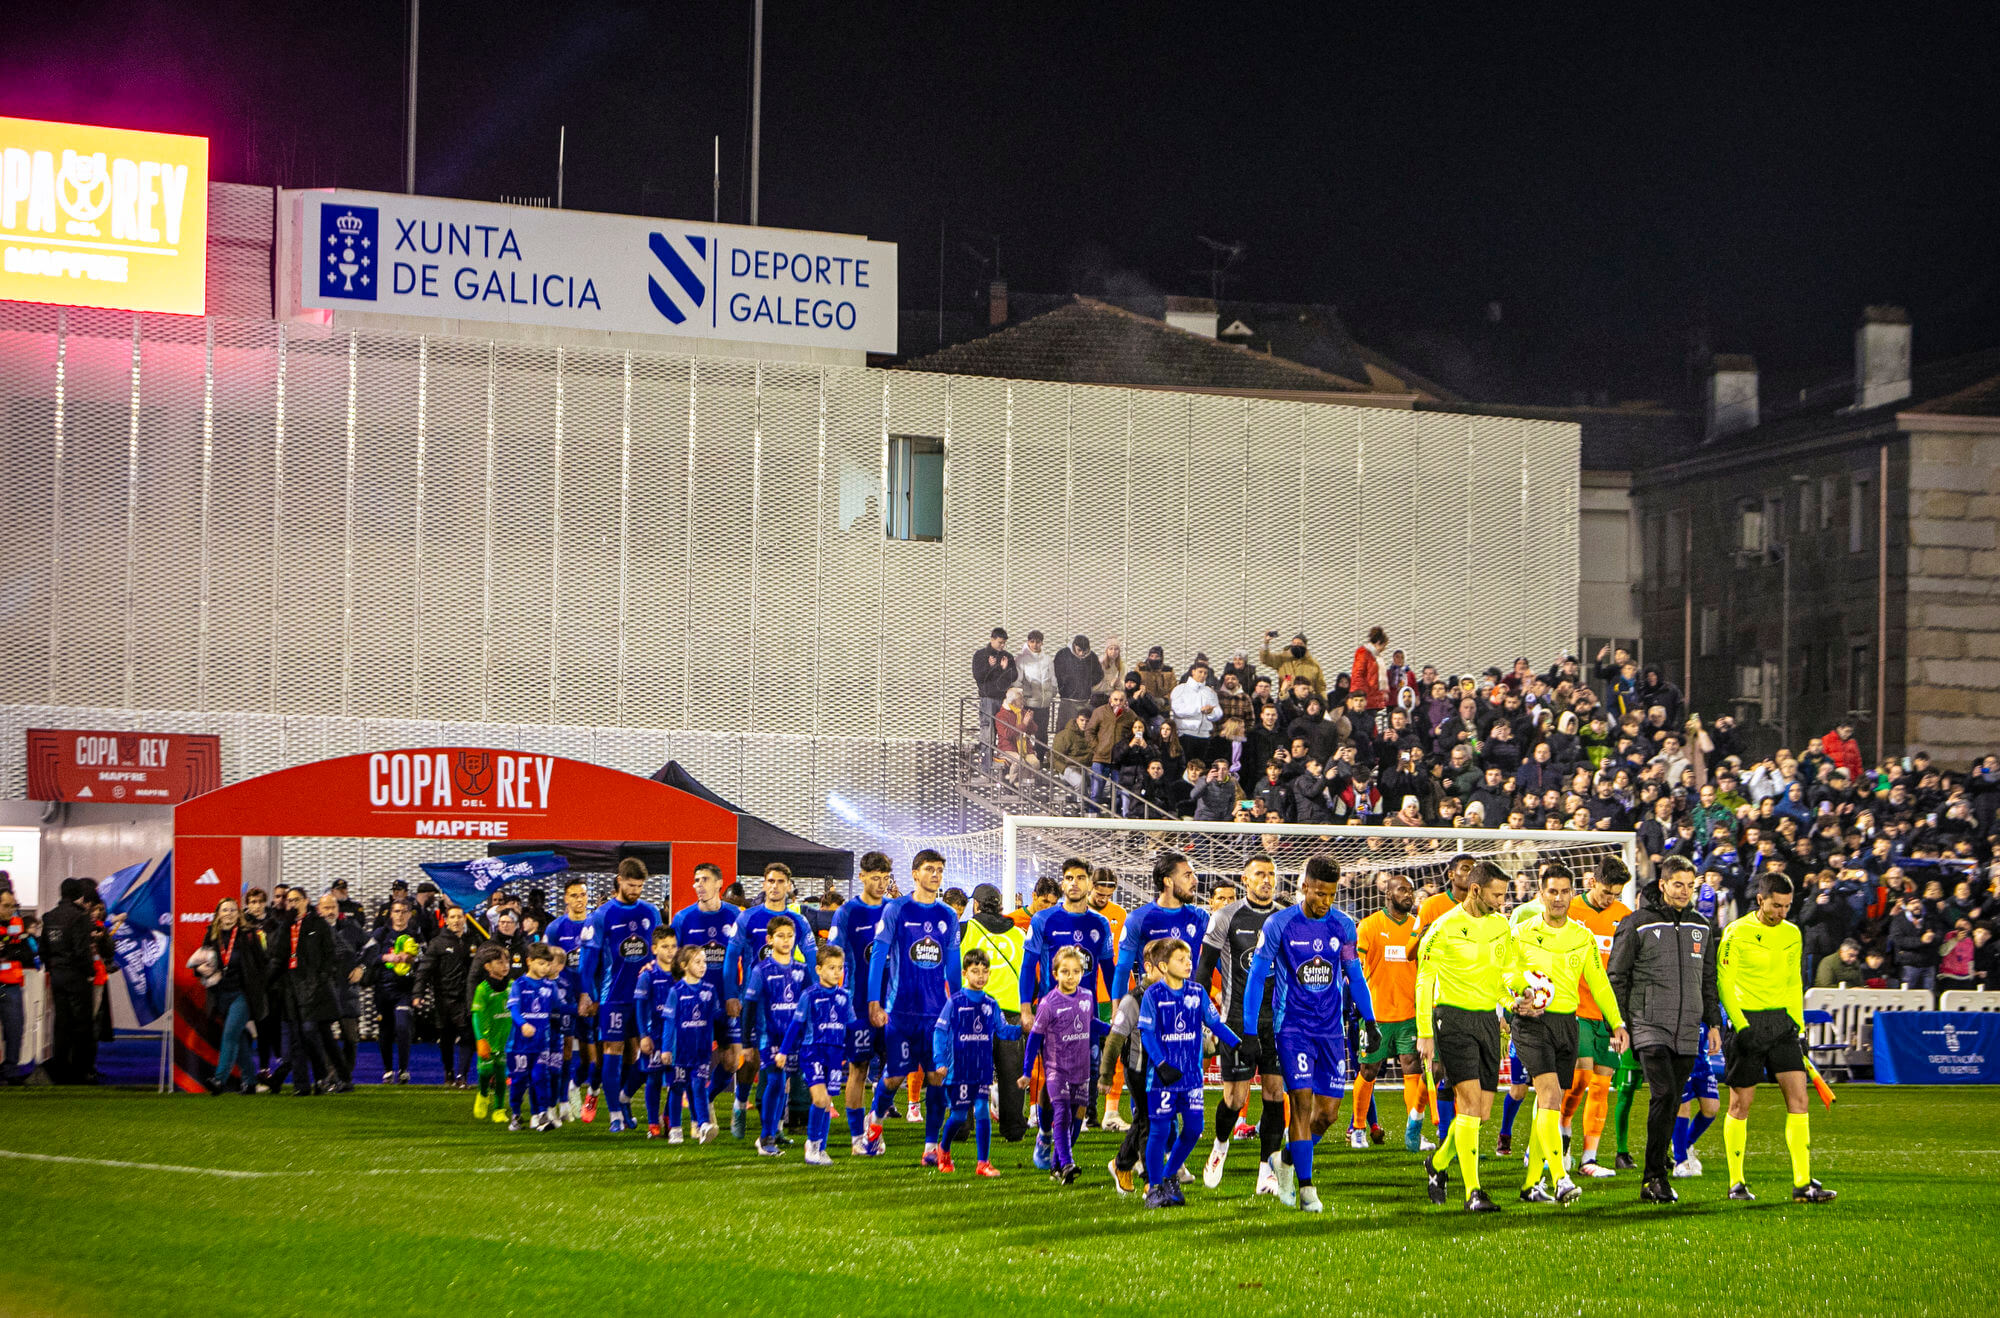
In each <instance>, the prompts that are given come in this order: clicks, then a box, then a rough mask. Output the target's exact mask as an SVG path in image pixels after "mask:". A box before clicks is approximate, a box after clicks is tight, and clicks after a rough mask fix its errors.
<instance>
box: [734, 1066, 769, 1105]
mask: <svg viewBox="0 0 2000 1318" xmlns="http://www.w3.org/2000/svg"><path fill="white" fill-rule="evenodd" d="M758 1088H759V1089H762V1088H763V1086H761V1085H759V1086H758ZM749 1105H750V1082H749V1081H748V1080H745V1079H744V1078H743V1073H742V1072H741V1071H738V1072H737V1073H736V1106H737V1107H748V1106H749Z"/></svg>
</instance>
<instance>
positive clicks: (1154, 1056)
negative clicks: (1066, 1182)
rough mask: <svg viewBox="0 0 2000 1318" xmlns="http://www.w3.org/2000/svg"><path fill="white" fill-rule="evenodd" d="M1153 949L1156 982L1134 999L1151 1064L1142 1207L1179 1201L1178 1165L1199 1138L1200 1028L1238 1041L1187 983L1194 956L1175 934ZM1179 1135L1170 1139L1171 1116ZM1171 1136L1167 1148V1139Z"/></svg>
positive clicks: (1196, 988)
mask: <svg viewBox="0 0 2000 1318" xmlns="http://www.w3.org/2000/svg"><path fill="white" fill-rule="evenodd" d="M1165 944H1166V945H1165V946H1164V947H1162V948H1160V949H1159V964H1160V982H1159V983H1157V984H1155V985H1153V986H1152V987H1151V988H1149V989H1147V990H1146V992H1145V994H1144V995H1143V996H1141V997H1140V999H1139V1037H1140V1039H1142V1040H1143V1041H1144V1042H1145V1045H1146V1056H1147V1058H1148V1059H1149V1060H1150V1061H1151V1062H1152V1066H1153V1075H1152V1088H1151V1090H1150V1091H1149V1092H1148V1094H1147V1099H1146V1101H1147V1107H1148V1116H1149V1120H1150V1123H1151V1125H1150V1128H1149V1129H1148V1130H1147V1132H1146V1169H1147V1171H1148V1172H1149V1173H1151V1174H1152V1175H1153V1176H1154V1177H1155V1178H1157V1179H1155V1180H1154V1182H1153V1184H1152V1185H1150V1186H1148V1187H1147V1189H1146V1207H1148V1208H1169V1207H1172V1206H1174V1205H1177V1204H1185V1203H1186V1202H1187V1200H1186V1199H1185V1198H1183V1197H1182V1195H1181V1187H1180V1170H1181V1164H1182V1163H1184V1162H1186V1161H1187V1158H1188V1154H1190V1153H1192V1152H1194V1146H1195V1142H1196V1141H1197V1140H1199V1139H1200V1138H1201V1127H1202V1112H1201V1031H1202V1027H1203V1026H1204V1025H1205V1026H1207V1027H1208V1028H1209V1029H1211V1030H1213V1031H1215V1037H1216V1038H1218V1039H1220V1040H1221V1041H1222V1042H1223V1043H1225V1044H1227V1045H1228V1046H1229V1047H1231V1048H1235V1047H1238V1046H1240V1045H1241V1044H1242V1042H1243V1041H1242V1040H1241V1039H1240V1038H1238V1037H1237V1035H1236V1031H1234V1030H1232V1029H1230V1028H1229V1025H1228V1023H1227V1022H1226V1021H1224V1020H1223V1019H1222V1017H1220V1016H1218V1015H1217V1014H1216V1012H1215V1004H1214V1003H1212V1002H1210V1001H1209V999H1208V994H1207V992H1206V991H1205V990H1203V989H1202V988H1201V987H1200V986H1198V985H1195V984H1192V983H1190V982H1189V981H1188V977H1189V976H1190V975H1192V974H1193V973H1194V954H1193V953H1192V952H1191V951H1189V950H1188V945H1187V944H1186V943H1185V942H1183V941H1182V940H1181V939H1178V938H1170V939H1166V940H1165ZM1176 1117H1178V1118H1180V1122H1181V1133H1180V1138H1179V1139H1178V1140H1174V1135H1173V1130H1174V1119H1175V1118H1176ZM1169 1140H1173V1145H1172V1147H1171V1148H1169V1147H1168V1141H1169Z"/></svg>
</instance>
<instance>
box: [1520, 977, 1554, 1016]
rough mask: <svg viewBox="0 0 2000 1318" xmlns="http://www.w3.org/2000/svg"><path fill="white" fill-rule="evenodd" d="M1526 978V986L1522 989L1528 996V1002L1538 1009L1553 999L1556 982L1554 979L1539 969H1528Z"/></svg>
mask: <svg viewBox="0 0 2000 1318" xmlns="http://www.w3.org/2000/svg"><path fill="white" fill-rule="evenodd" d="M1527 980H1528V986H1527V988H1526V989H1525V990H1524V991H1525V992H1526V994H1527V996H1528V1002H1529V1004H1530V1005H1531V1006H1533V1007H1535V1008H1536V1009H1538V1010H1539V1009H1541V1008H1543V1007H1546V1006H1548V1005H1549V1003H1551V1002H1553V1001H1554V1000H1555V996H1556V984H1555V981H1554V980H1552V979H1550V978H1549V977H1548V976H1547V975H1544V974H1543V973H1542V972H1541V971H1539V970H1530V971H1529V972H1528V975H1527Z"/></svg>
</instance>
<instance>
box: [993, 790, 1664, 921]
mask: <svg viewBox="0 0 2000 1318" xmlns="http://www.w3.org/2000/svg"><path fill="white" fill-rule="evenodd" d="M1000 833H1001V866H1000V870H1001V877H1002V878H1003V879H1004V880H1006V881H1007V882H1006V883H1005V885H1003V887H1002V891H1003V892H1005V893H1007V894H1008V895H1009V897H1010V898H1011V900H1012V901H1013V902H1015V903H1025V902H1026V901H1027V899H1028V897H1029V895H1030V894H1031V893H1033V892H1034V889H1035V884H1036V882H1037V881H1038V880H1040V879H1042V878H1043V877H1051V878H1053V877H1056V876H1059V875H1060V874H1061V872H1062V865H1063V861H1064V860H1066V859H1067V858H1069V857H1071V856H1078V857H1081V858H1082V859H1083V860H1084V861H1085V862H1086V863H1087V864H1089V866H1090V867H1091V869H1093V870H1098V869H1108V870H1110V871H1111V872H1112V874H1114V875H1116V876H1117V879H1118V901H1119V903H1120V904H1121V905H1123V906H1124V907H1125V908H1126V909H1128V910H1130V909H1131V908H1132V907H1134V906H1138V905H1141V904H1143V903H1145V902H1149V901H1151V900H1152V899H1153V895H1154V888H1153V858H1154V857H1155V856H1157V855H1159V854H1160V853H1161V852H1163V851H1178V852H1180V853H1181V854H1183V855H1185V856H1186V857H1187V858H1188V860H1189V862H1190V863H1191V864H1192V865H1193V866H1194V871H1195V877H1196V882H1197V885H1198V887H1199V890H1200V893H1201V897H1202V902H1203V904H1204V905H1206V904H1207V901H1208V898H1209V897H1210V896H1212V895H1213V893H1214V892H1215V889H1216V888H1217V886H1219V885H1221V884H1225V883H1226V884H1235V883H1237V882H1239V881H1240V877H1241V875H1242V873H1243V867H1244V865H1245V864H1246V863H1247V862H1248V861H1249V859H1250V857H1252V856H1254V855H1256V854H1258V853H1259V852H1262V853H1264V854H1266V855H1268V856H1270V857H1271V858H1272V860H1274V861H1276V862H1277V867H1278V891H1279V900H1280V901H1289V900H1291V897H1292V894H1294V893H1295V892H1296V891H1297V889H1298V877H1299V875H1300V874H1301V873H1302V872H1303V871H1304V870H1305V866H1306V862H1307V861H1308V860H1311V859H1312V858H1313V857H1314V856H1325V857H1326V858H1327V859H1329V860H1331V861H1333V862H1334V863H1335V864H1336V865H1338V866H1339V867H1340V894H1339V896H1338V897H1337V898H1336V899H1335V900H1336V902H1337V904H1338V905H1339V906H1340V907H1341V909H1343V910H1345V911H1346V912H1347V913H1348V914H1349V915H1351V916H1353V917H1354V918H1355V919H1356V920H1360V919H1362V918H1364V917H1366V916H1368V915H1370V914H1372V913H1373V912H1375V911H1378V910H1380V909H1381V908H1382V881H1383V880H1384V879H1386V877H1387V876H1388V875H1390V874H1401V875H1403V876H1404V877H1406V878H1408V879H1409V880H1410V882H1411V884H1412V885H1414V886H1415V887H1416V889H1417V891H1418V892H1419V894H1426V893H1429V892H1436V891H1439V890H1440V889H1442V888H1443V887H1444V884H1445V872H1446V870H1447V869H1449V868H1450V866H1451V862H1452V859H1453V858H1454V857H1456V856H1459V855H1461V854H1463V855H1469V856H1472V857H1473V858H1475V859H1478V860H1491V861H1493V862H1495V863H1496V864H1498V865H1499V866H1500V868H1501V869H1503V870H1505V871H1506V872H1507V875H1508V877H1509V878H1510V879H1512V880H1513V881H1514V882H1513V888H1512V890H1511V892H1510V898H1511V902H1510V904H1514V903H1518V902H1520V901H1522V900H1525V899H1526V898H1528V897H1529V896H1531V895H1532V893H1533V891H1534V875H1535V868H1536V866H1537V865H1539V864H1540V863H1541V861H1543V860H1544V859H1547V858H1549V857H1560V858H1561V859H1562V860H1563V861H1565V862H1566V863H1567V864H1568V865H1569V866H1570V868H1571V870H1572V871H1574V872H1575V873H1576V875H1577V878H1578V883H1579V887H1580V886H1581V882H1582V879H1583V876H1584V874H1585V873H1586V872H1587V871H1589V870H1590V869H1592V868H1593V867H1595V866H1596V864H1597V862H1598V861H1599V860H1600V859H1602V858H1603V857H1606V856H1616V857H1617V858H1618V859H1620V860H1622V861H1624V862H1625V864H1626V866H1627V867H1628V868H1629V869H1631V870H1632V872H1633V873H1634V874H1637V872H1638V870H1637V867H1636V864H1635V860H1636V856H1637V847H1636V845H1635V843H1636V836H1637V835H1635V834H1632V833H1602V832H1598V833H1575V832H1528V831H1505V830H1495V829H1466V828H1370V827H1354V826H1341V827H1336V826H1326V827H1320V826H1315V825H1311V824H1264V825H1259V824H1234V823H1231V824H1197V823H1194V822H1191V821H1189V820H1184V819H1183V820H1155V821H1143V820H1129V819H1067V818H1061V817H1056V816H1036V815H1009V816H1007V817H1006V818H1005V820H1004V821H1003V823H1002V826H1001V830H1000ZM1631 897H1632V894H1631V893H1629V892H1628V893H1627V894H1626V900H1627V902H1628V903H1629V902H1630V901H1631Z"/></svg>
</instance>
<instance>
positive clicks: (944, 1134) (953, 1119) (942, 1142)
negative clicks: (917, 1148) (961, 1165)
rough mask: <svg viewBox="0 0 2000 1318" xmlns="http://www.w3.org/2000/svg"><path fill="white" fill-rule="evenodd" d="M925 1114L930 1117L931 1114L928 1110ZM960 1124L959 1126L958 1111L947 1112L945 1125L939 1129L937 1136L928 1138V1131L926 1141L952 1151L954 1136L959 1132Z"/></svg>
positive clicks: (947, 1151) (948, 1151)
mask: <svg viewBox="0 0 2000 1318" xmlns="http://www.w3.org/2000/svg"><path fill="white" fill-rule="evenodd" d="M924 1116H925V1117H926V1118H928V1117H929V1116H930V1113H929V1111H926V1112H925V1113H924ZM958 1126H959V1121H958V1113H956V1112H951V1113H947V1114H946V1116H945V1119H944V1124H943V1126H941V1127H940V1128H939V1129H938V1133H937V1138H936V1139H930V1138H928V1133H927V1135H926V1138H925V1140H924V1142H925V1143H926V1144H935V1145H937V1146H938V1147H939V1148H940V1149H943V1150H944V1151H945V1152H946V1153H950V1152H951V1140H952V1136H954V1135H956V1134H958Z"/></svg>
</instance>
